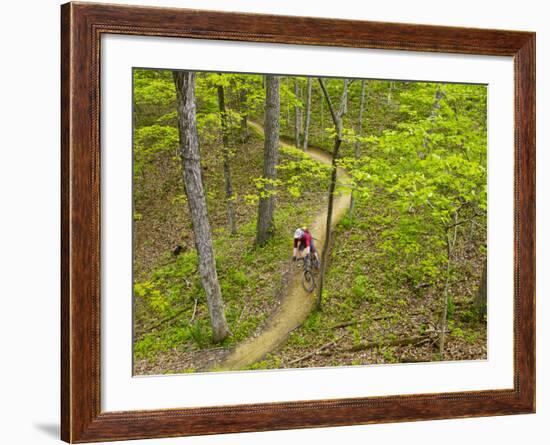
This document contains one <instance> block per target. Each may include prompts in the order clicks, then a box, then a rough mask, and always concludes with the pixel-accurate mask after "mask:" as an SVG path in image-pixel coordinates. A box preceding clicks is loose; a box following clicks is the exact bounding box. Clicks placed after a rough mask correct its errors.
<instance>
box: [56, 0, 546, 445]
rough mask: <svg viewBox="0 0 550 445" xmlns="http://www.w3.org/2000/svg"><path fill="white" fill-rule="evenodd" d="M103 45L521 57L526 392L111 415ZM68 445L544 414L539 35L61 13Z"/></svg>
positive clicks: (234, 17) (518, 339) (117, 9)
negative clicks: (103, 375) (539, 384)
mask: <svg viewBox="0 0 550 445" xmlns="http://www.w3.org/2000/svg"><path fill="white" fill-rule="evenodd" d="M103 34H127V35H144V36H166V37H185V38H194V39H214V40H234V41H245V42H276V43H286V44H302V45H323V46H336V47H353V48H379V49H392V50H409V51H428V52H445V53H460V54H476V55H500V56H513V58H514V70H515V81H514V82H515V128H514V132H515V172H514V184H515V191H514V193H515V197H514V203H515V209H514V387H513V389H510V390H484V391H473V392H455V393H436V394H417V395H400V396H384V397H367V398H349V399H330V400H321V401H319V400H315V401H307V400H305V401H299V402H286V403H262V404H247V405H236V406H212V407H209V408H182V409H163V410H150V411H128V412H102V411H101V404H100V357H101V350H100V337H101V332H100V305H101V297H100V231H101V227H100V199H101V197H100V181H101V177H100V162H101V159H100V138H99V131H100V120H99V116H100V111H101V108H100V55H101V45H100V38H101V36H102V35H103ZM61 35H62V43H61V149H62V150H61V152H62V156H61V171H62V176H61V203H62V208H61V222H62V224H61V233H62V242H61V314H62V317H61V333H62V341H61V369H62V373H61V437H62V439H63V440H65V441H67V442H71V443H76V442H93V441H105V440H123V439H139V438H153V437H174V436H185V435H200V434H216V433H230V432H245V431H265V430H281V429H289V428H307V427H321V426H339V425H353V424H367V423H379V422H401V421H411V420H426V419H442V418H457V417H473V416H493V415H507V414H519V413H533V412H534V411H535V34H534V33H530V32H518V31H502V30H484V29H466V28H452V27H439V26H425V25H411V24H390V23H380V22H362V21H351V20H334V19H324V18H323V19H321V18H306V17H286V16H272V15H257V14H243V13H226V12H213V11H197V10H185V9H172V8H150V7H135V6H118V5H107V4H92V3H67V4H64V5H62V7H61Z"/></svg>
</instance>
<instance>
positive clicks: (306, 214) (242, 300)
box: [134, 126, 329, 375]
mask: <svg viewBox="0 0 550 445" xmlns="http://www.w3.org/2000/svg"><path fill="white" fill-rule="evenodd" d="M251 129H252V130H253V131H251V134H250V140H249V141H248V142H247V143H246V144H243V145H242V146H241V147H239V150H236V151H235V155H234V156H235V157H234V159H233V163H232V164H233V167H232V168H233V179H234V188H235V190H237V191H238V192H239V194H238V197H237V200H236V203H235V204H236V213H237V217H238V220H237V228H238V230H237V234H235V235H231V234H229V232H228V230H227V223H226V208H225V201H224V198H223V196H224V183H223V174H222V169H223V166H222V162H221V156H219V150H220V147H219V145H218V144H216V143H214V144H204V145H203V146H202V149H201V151H202V155H203V171H204V183H205V187H206V191H207V204H208V211H209V216H210V222H211V226H212V233H213V242H214V250H215V252H216V264H217V269H218V277H219V280H220V286H221V288H222V293H223V296H224V303H225V309H226V318H227V321H228V324H229V327H230V330H231V333H232V335H231V336H230V337H228V338H227V339H226V340H224V342H223V343H222V344H215V343H213V342H212V339H211V331H210V323H209V319H208V309H207V305H206V300H205V295H204V290H203V288H202V285H201V280H200V277H199V274H198V271H197V257H196V252H195V249H194V246H193V236H192V230H191V225H190V223H189V214H188V209H187V203H186V200H185V196H183V195H182V191H181V168H180V163H179V162H178V160H177V159H175V158H173V157H171V154H170V153H167V154H162V155H159V156H158V157H157V158H156V159H154V160H153V161H152V164H151V165H150V166H149V167H148V176H147V177H146V178H145V179H143V180H142V179H139V180H138V181H136V186H135V187H136V207H135V222H134V233H135V241H134V242H135V257H134V258H135V260H134V277H135V282H134V374H138V375H145V374H148V375H151V374H154V375H156V374H167V373H182V372H196V371H200V370H204V369H209V368H210V367H212V366H213V364H215V363H220V361H222V360H223V358H224V357H226V356H227V355H228V354H229V353H231V351H232V350H233V347H234V346H235V345H237V344H239V343H242V342H244V341H246V340H247V339H250V338H254V337H256V336H257V335H258V334H259V333H260V332H261V331H262V330H263V328H264V326H266V323H267V320H268V319H269V318H270V316H271V314H273V313H276V312H277V311H278V310H279V308H280V306H281V304H282V301H283V299H284V297H285V296H286V295H287V294H288V293H289V289H290V288H292V286H293V279H294V277H295V275H296V274H297V270H296V266H295V264H293V263H292V261H291V252H292V234H293V233H294V229H295V228H296V227H299V226H303V225H304V224H307V225H308V226H309V227H313V226H312V224H311V223H312V222H313V219H314V218H315V217H316V215H318V214H319V213H321V212H322V211H323V210H324V209H326V191H325V190H326V188H327V184H326V183H325V182H323V181H324V180H321V179H317V178H310V179H309V180H308V181H307V182H305V183H303V184H302V190H301V192H302V193H301V195H300V197H298V198H297V197H293V196H291V195H289V194H288V193H286V192H284V191H281V193H280V194H279V195H278V198H277V212H276V214H275V228H276V230H275V234H274V236H273V238H272V239H270V241H269V242H268V243H267V244H266V245H265V246H263V247H261V248H258V247H257V246H254V239H255V234H256V215H257V204H254V203H248V202H247V200H246V196H253V195H255V194H256V193H257V190H256V188H255V184H254V182H253V180H252V179H253V178H255V177H259V176H261V169H262V162H263V131H261V128H260V129H258V127H257V126H254V127H251ZM285 146H286V144H285ZM299 156H302V152H301V151H299V150H295V149H294V152H292V151H290V152H282V153H281V162H287V161H290V162H298V160H299ZM318 156H323V154H322V153H319V154H318ZM326 159H329V158H326ZM320 165H321V166H322V167H323V168H327V169H328V166H326V165H325V164H324V163H323V164H320ZM294 174H295V173H294V172H293V171H291V170H290V171H289V170H287V171H281V172H280V177H281V179H283V180H285V177H286V178H288V177H290V176H292V175H294ZM325 219H326V216H325ZM318 235H319V234H318V233H317V232H314V236H315V237H316V238H318ZM177 245H179V246H181V248H182V249H181V250H182V251H181V253H179V254H177V255H174V254H173V249H174V247H175V246H177ZM306 299H307V297H306ZM307 314H308V312H306V313H305V315H304V318H305V317H307Z"/></svg>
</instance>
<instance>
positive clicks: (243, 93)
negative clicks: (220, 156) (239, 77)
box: [239, 81, 250, 144]
mask: <svg viewBox="0 0 550 445" xmlns="http://www.w3.org/2000/svg"><path fill="white" fill-rule="evenodd" d="M245 82H246V81H245ZM239 102H240V105H241V110H240V112H241V142H242V143H243V144H245V143H247V142H248V139H249V138H250V133H249V132H248V90H247V85H246V83H244V85H242V86H241V89H240V91H239Z"/></svg>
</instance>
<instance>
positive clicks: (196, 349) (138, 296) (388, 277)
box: [134, 123, 487, 375]
mask: <svg viewBox="0 0 550 445" xmlns="http://www.w3.org/2000/svg"><path fill="white" fill-rule="evenodd" d="M251 129H252V130H253V132H251V138H250V141H249V142H248V143H247V144H245V145H243V146H242V147H241V148H240V149H239V150H237V151H236V153H235V159H234V162H233V167H234V175H233V178H234V181H235V189H236V190H239V191H240V195H239V199H238V200H237V202H236V208H237V215H238V233H237V234H236V235H234V236H230V235H229V234H228V232H227V228H226V217H225V206H224V200H223V198H222V197H223V190H224V189H223V176H222V174H221V168H222V167H221V161H220V156H219V155H218V154H219V147H218V146H217V145H215V144H213V145H207V144H205V145H204V146H203V149H202V152H203V156H204V166H203V167H204V174H205V185H206V189H207V202H208V205H209V215H210V219H211V223H212V230H213V237H214V249H215V252H216V263H217V268H218V275H219V279H220V285H221V287H222V292H223V295H224V303H225V307H226V317H227V320H228V323H229V326H230V329H231V332H232V335H231V336H230V337H228V338H227V339H226V340H225V341H224V342H223V343H222V344H215V343H213V342H212V340H211V334H210V328H209V321H208V311H207V307H206V302H205V296H204V292H203V290H202V286H201V283H200V277H199V276H198V272H197V269H196V261H197V258H196V253H195V251H194V248H193V242H192V240H193V237H192V231H191V226H190V224H189V216H188V213H187V206H186V202H185V199H184V197H183V196H182V195H181V190H180V188H181V185H180V180H181V179H180V178H181V176H180V175H181V172H180V171H179V163H178V162H177V161H173V160H171V159H170V158H168V157H161V158H159V159H157V160H156V161H155V165H158V167H159V168H158V173H155V172H156V170H152V169H150V170H149V176H148V178H147V180H146V181H144V182H143V183H144V184H145V185H147V188H145V187H138V191H139V192H140V193H141V195H139V200H138V201H137V202H138V203H139V205H138V206H136V215H137V216H138V218H136V221H135V233H136V238H135V239H136V256H135V259H136V261H135V263H134V274H135V275H134V276H135V277H136V282H135V285H134V299H135V301H134V316H135V318H134V373H135V374H139V375H146V374H149V375H151V374H167V373H184V372H204V371H208V370H215V371H218V370H237V369H241V370H242V369H281V368H297V367H299V368H309V367H326V366H350V365H370V364H381V363H404V362H430V361H438V360H476V359H477V360H479V359H485V358H486V357H487V335H486V321H485V320H484V319H482V320H479V317H478V315H477V313H476V311H475V309H474V306H473V301H474V298H475V293H476V290H477V283H479V278H480V274H481V270H482V261H483V258H484V255H482V254H481V252H482V249H483V248H484V245H485V235H484V233H483V232H482V231H480V230H478V229H479V228H478V227H477V226H473V225H472V228H471V230H468V233H469V234H468V236H467V237H466V238H464V241H463V242H460V243H459V244H458V245H457V247H456V251H457V254H456V264H455V269H456V277H457V278H456V279H455V280H453V283H452V285H451V286H450V289H449V292H450V303H449V306H448V317H449V320H448V333H447V341H446V347H445V352H444V354H443V355H440V354H439V353H438V350H437V344H436V340H437V337H436V335H437V330H438V320H439V315H440V313H441V292H442V287H443V280H442V279H441V277H436V278H435V280H434V281H433V282H430V283H420V284H418V283H414V282H412V281H410V280H409V278H408V275H407V274H408V272H409V271H410V269H411V266H412V265H411V263H410V259H408V258H407V256H406V255H403V254H401V253H398V254H397V255H396V254H393V255H392V254H390V253H388V252H387V251H386V250H385V248H384V245H385V241H386V240H387V236H388V235H387V233H388V230H389V229H391V228H392V227H393V226H394V225H395V224H397V222H398V218H397V215H396V214H395V213H394V211H393V210H392V209H391V207H390V206H388V202H387V199H385V198H384V196H383V195H377V194H376V193H375V194H373V195H372V196H371V197H369V199H362V200H358V201H357V203H356V208H355V214H354V216H353V218H350V217H349V215H347V214H346V210H347V209H348V207H349V200H350V195H349V192H348V191H345V190H343V189H340V190H338V189H337V197H336V199H335V209H334V215H333V229H334V232H333V233H334V235H333V237H332V240H333V245H332V246H331V250H330V255H329V258H328V261H327V276H326V281H325V290H324V292H323V307H322V310H321V311H315V310H313V308H314V305H315V296H316V294H315V292H314V293H311V294H308V293H307V292H306V291H305V290H304V289H303V288H302V286H301V282H300V279H301V274H300V273H299V269H297V267H296V266H295V265H294V264H293V263H292V262H291V261H290V260H289V258H290V253H291V246H292V233H293V231H294V228H295V227H298V226H302V225H304V224H307V225H308V227H310V229H311V231H312V233H313V235H314V237H315V239H316V240H318V241H317V243H318V248H319V250H321V249H322V246H323V241H324V234H325V228H326V226H325V224H326V219H327V215H326V208H327V201H326V199H327V196H326V195H327V193H326V190H327V184H326V183H321V182H319V181H316V180H314V179H311V178H310V179H308V180H307V181H305V182H304V184H303V187H304V190H303V194H302V196H301V197H300V198H296V197H292V196H290V195H288V194H285V193H284V192H283V193H282V194H281V195H279V196H278V201H277V212H276V215H275V219H276V220H275V225H276V231H275V236H274V237H273V239H271V240H270V241H269V243H268V244H267V245H266V246H264V247H262V248H256V247H254V246H253V240H254V237H255V219H256V211H257V206H256V205H254V204H247V203H246V202H245V200H244V198H243V197H244V196H246V195H250V194H254V193H256V190H255V188H254V184H253V182H252V181H250V178H251V177H252V178H254V177H257V176H260V175H261V167H262V162H263V130H262V128H261V126H259V125H257V124H253V123H251ZM287 140H289V139H286V138H284V137H281V147H282V148H283V147H286V148H288V147H292V144H290V143H286V142H285V141H287ZM308 153H309V155H310V156H311V157H312V158H314V159H316V160H318V161H319V162H320V163H321V165H322V166H323V167H326V168H328V164H330V162H331V157H330V155H329V154H328V152H327V151H325V150H322V149H315V148H311V149H310V150H309V152H308ZM281 154H282V156H283V158H285V157H286V159H289V156H290V158H291V159H292V156H293V155H292V154H290V155H289V154H288V152H287V153H281ZM174 162H175V163H174ZM338 173H339V179H340V181H341V182H346V178H347V175H346V174H345V171H343V170H342V169H339V171H338ZM280 174H281V177H284V175H285V174H286V175H292V174H293V173H292V172H289V171H284V170H283V171H281V172H280ZM177 244H179V245H181V246H182V247H183V253H181V254H179V255H178V256H173V255H172V254H171V253H170V252H171V250H172V249H173V246H174V245H177ZM458 278H460V279H458Z"/></svg>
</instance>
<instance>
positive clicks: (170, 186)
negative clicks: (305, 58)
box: [133, 68, 487, 375]
mask: <svg viewBox="0 0 550 445" xmlns="http://www.w3.org/2000/svg"><path fill="white" fill-rule="evenodd" d="M298 228H299V229H302V230H301V232H302V233H303V232H304V230H303V229H306V230H305V231H306V232H307V233H308V234H311V237H312V239H313V241H314V246H315V248H316V251H317V256H318V260H319V261H318V262H317V263H316V262H315V257H314V255H313V254H312V255H305V254H307V252H308V250H310V246H309V244H307V243H306V244H305V245H307V247H305V249H304V250H303V251H301V250H299V251H296V250H293V246H294V245H296V244H293V242H294V238H295V236H296V233H297V232H296V229H298ZM133 232H134V233H133V240H134V241H133V276H134V283H133V373H134V375H147V374H169V373H188V372H206V371H225V370H260V369H279V368H307V367H326V366H351V365H370V364H391V363H412V362H431V361H449V360H480V359H486V358H487V310H486V306H487V88H486V86H485V85H477V84H452V83H431V82H416V81H397V80H395V81H394V80H376V79H348V78H322V77H307V76H294V75H263V74H236V73H225V72H224V73H219V72H193V71H170V70H162V69H137V68H135V69H134V70H133ZM301 236H303V235H301ZM303 239H305V238H300V239H299V240H298V246H300V249H301V248H302V247H303V246H304V245H302V244H300V243H302V242H303V241H302V240H303ZM312 249H313V247H311V250H312ZM302 256H303V258H301V257H302Z"/></svg>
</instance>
